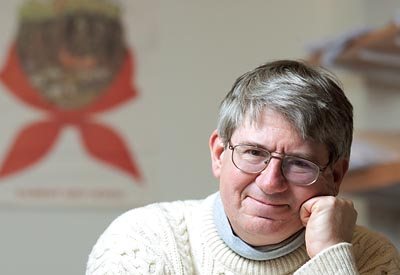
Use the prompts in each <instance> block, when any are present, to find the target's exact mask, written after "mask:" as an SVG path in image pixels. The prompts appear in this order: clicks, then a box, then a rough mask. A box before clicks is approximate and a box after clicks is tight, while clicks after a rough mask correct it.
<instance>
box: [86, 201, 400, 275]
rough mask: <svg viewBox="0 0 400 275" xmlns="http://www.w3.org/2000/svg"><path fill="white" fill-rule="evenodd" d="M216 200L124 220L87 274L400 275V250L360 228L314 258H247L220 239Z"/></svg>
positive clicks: (99, 246) (301, 253) (159, 207)
mask: <svg viewBox="0 0 400 275" xmlns="http://www.w3.org/2000/svg"><path fill="white" fill-rule="evenodd" d="M214 199H215V194H214V195H212V196H210V197H208V198H206V199H205V200H201V201H176V202H171V203H159V204H152V205H149V206H146V207H142V208H138V209H134V210H131V211H128V212H127V213H125V214H123V215H121V216H120V217H119V218H117V219H116V220H115V221H114V222H113V223H112V224H111V225H110V226H109V227H108V228H107V230H106V231H105V232H104V233H103V234H102V236H100V238H99V240H98V241H97V243H96V244H95V246H94V247H93V250H92V252H91V254H90V256H89V260H88V264H87V270H86V274H87V275H90V274H96V275H98V274H174V275H175V274H182V275H183V274H188V275H192V274H205V275H214V274H215V275H233V274H246V275H248V274H254V275H261V274H263V275H264V274H296V275H302V274H311V275H313V274H315V275H317V274H318V275H320V274H324V275H329V274H332V275H333V274H335V275H341V274H343V275H345V274H346V275H350V274H368V275H369V274H372V275H374V274H380V275H382V274H389V275H395V274H396V275H397V274H400V256H399V252H398V251H397V250H396V248H395V247H394V246H393V245H392V244H391V243H390V242H388V241H387V240H386V239H385V238H384V237H383V236H380V235H378V234H376V233H373V232H371V231H368V230H367V229H365V228H363V227H359V226H357V227H356V230H355V232H354V236H353V242H352V244H348V243H341V244H338V245H335V246H333V247H331V248H328V249H326V250H324V251H322V252H320V253H319V254H318V255H316V256H315V257H314V258H312V259H310V258H309V257H308V255H307V252H306V249H305V246H302V247H300V248H298V249H297V250H295V251H293V252H292V253H290V254H288V255H286V256H283V257H280V258H277V259H273V260H267V261H254V260H249V259H246V258H243V257H241V256H239V255H237V254H236V253H234V252H233V251H232V250H231V249H230V248H229V247H228V246H226V245H225V243H224V242H223V240H222V239H221V238H220V237H219V235H218V232H217V229H216V226H215V224H214V220H213V212H212V207H213V201H214Z"/></svg>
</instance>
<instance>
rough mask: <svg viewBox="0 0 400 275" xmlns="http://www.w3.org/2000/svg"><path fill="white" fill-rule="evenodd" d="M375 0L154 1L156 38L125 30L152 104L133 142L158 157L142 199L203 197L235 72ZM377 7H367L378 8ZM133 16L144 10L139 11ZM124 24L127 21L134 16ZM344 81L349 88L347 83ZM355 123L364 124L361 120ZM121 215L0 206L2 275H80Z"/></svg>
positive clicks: (288, 53)
mask: <svg viewBox="0 0 400 275" xmlns="http://www.w3.org/2000/svg"><path fill="white" fill-rule="evenodd" d="M143 1H145V0H143ZM135 2H136V3H137V2H139V1H132V3H133V4H130V3H127V2H126V5H127V8H133V7H134V3H135ZM372 3H373V1H362V0H356V1H347V0H326V1H319V0H306V1H288V0H284V1H264V0H253V1H228V0H222V1H212V0H207V1H183V0H170V1H154V3H153V4H152V8H153V9H155V11H154V14H153V15H154V16H155V17H154V21H152V24H154V28H152V30H153V31H154V33H153V34H152V35H151V37H153V38H154V40H152V39H150V40H149V41H147V43H144V44H135V43H137V42H136V41H135V39H134V37H133V36H134V34H136V33H134V26H132V29H133V31H132V33H131V34H128V39H129V42H130V43H131V44H132V45H134V47H135V48H136V54H137V57H138V60H137V70H138V83H139V84H138V85H139V88H140V91H141V96H140V99H139V100H141V101H146V102H147V104H151V106H146V107H141V105H140V104H139V103H140V102H141V101H138V104H137V106H135V108H138V113H139V112H141V113H142V115H141V116H138V117H133V118H131V117H130V118H127V121H129V123H132V124H134V125H135V127H137V129H138V131H139V132H140V133H139V136H138V137H137V138H138V139H137V140H135V142H136V143H135V147H136V148H141V146H142V144H141V142H143V143H144V142H145V139H146V137H148V138H151V139H152V140H154V141H155V144H154V148H155V149H157V150H156V152H152V153H154V154H156V155H155V156H154V158H152V160H154V161H148V162H147V163H145V166H146V167H144V169H145V173H146V174H147V175H148V178H151V179H152V180H154V181H155V182H150V183H148V184H149V185H152V186H157V192H155V193H154V195H152V196H149V197H148V198H147V201H148V202H152V201H158V200H175V199H186V198H201V197H204V196H205V195H207V194H209V193H211V192H213V191H215V190H217V182H216V181H215V180H214V179H213V177H212V175H211V172H210V163H209V152H208V137H209V134H210V133H211V131H212V130H213V129H214V127H215V125H216V114H217V108H218V105H219V102H220V100H221V99H222V97H223V96H224V95H225V93H226V92H227V91H228V90H229V88H230V86H231V85H232V83H233V81H234V80H235V78H236V77H237V76H239V75H240V74H241V73H243V72H244V71H246V70H248V69H251V68H253V67H254V66H256V65H258V64H260V63H263V62H265V61H267V60H272V59H277V58H302V57H305V50H304V49H305V46H306V45H307V44H308V43H309V42H312V41H315V40H319V39H321V38H325V37H326V38H328V37H332V36H335V35H337V34H340V33H342V32H345V31H347V30H349V29H353V28H355V27H359V26H363V25H364V24H365V23H366V22H367V19H368V18H366V17H367V16H368V17H369V16H370V14H369V13H370V12H371V10H370V9H369V8H370V7H371V6H372V5H374V4H372ZM380 3H381V2H380ZM393 5H395V4H393ZM396 5H397V4H396ZM398 5H399V6H400V4H398ZM381 7H382V6H381V5H378V6H377V7H376V10H375V11H373V12H372V13H373V14H375V13H377V14H381V13H380V12H379V9H380V8H381ZM367 10H368V13H367ZM135 13H136V14H138V16H140V11H136V12H135ZM390 16H391V15H390V12H388V13H386V16H384V17H382V16H381V17H380V18H379V19H375V20H374V23H375V24H381V25H383V24H384V23H386V21H387V20H388V18H389V17H390ZM125 21H126V23H127V24H129V23H130V22H131V19H129V18H125ZM142 54H143V56H146V57H145V58H142V57H141V56H142ZM355 82H357V81H355ZM348 83H349V85H353V84H352V83H353V82H352V80H349V82H348ZM345 85H346V83H345ZM345 87H346V86H345ZM354 87H358V86H357V85H356V84H355V86H354ZM349 96H350V97H351V98H353V99H354V100H355V102H354V105H355V107H356V112H357V106H361V107H362V106H364V105H363V104H364V97H363V96H362V95H361V96H360V94H353V95H349ZM119 115H122V114H119ZM146 118H147V119H146ZM356 119H359V120H360V121H361V122H362V123H364V122H363V120H362V117H358V116H356ZM148 122H150V123H151V124H152V125H148ZM127 123H128V122H127ZM356 123H358V122H357V121H356ZM149 135H151V137H150V136H149ZM135 138H136V136H135ZM143 146H145V145H143ZM146 146H147V145H146ZM139 150H140V149H139ZM123 211H124V209H111V210H95V209H92V210H90V209H79V208H75V209H61V208H56V209H48V208H46V209H30V210H29V209H20V208H5V209H0V220H1V231H0V232H1V234H0V244H1V246H0V273H1V274H41V275H46V274H49V275H50V274H58V275H64V274H65V275H67V274H68V275H70V274H82V273H84V269H85V263H86V259H87V255H88V253H89V252H90V249H91V247H92V245H93V244H94V242H95V241H96V239H97V237H98V236H99V234H100V233H101V232H102V231H103V230H104V229H105V227H106V226H107V225H108V224H109V223H110V221H111V220H113V219H114V218H115V217H116V216H117V215H119V214H120V213H122V212H123Z"/></svg>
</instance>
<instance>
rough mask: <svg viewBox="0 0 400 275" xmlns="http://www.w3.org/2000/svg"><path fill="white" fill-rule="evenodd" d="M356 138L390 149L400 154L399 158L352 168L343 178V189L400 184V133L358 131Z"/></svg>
mask: <svg viewBox="0 0 400 275" xmlns="http://www.w3.org/2000/svg"><path fill="white" fill-rule="evenodd" d="M354 140H362V141H363V142H364V141H365V142H368V143H371V144H372V145H376V146H379V147H380V148H382V149H385V150H390V151H391V152H394V153H395V154H398V156H399V158H398V159H394V160H391V161H388V162H383V163H377V164H372V165H370V166H366V167H361V168H359V169H355V170H350V171H349V172H348V173H347V175H346V176H345V178H344V179H343V182H342V186H341V191H344V192H353V193H357V192H364V191H370V190H374V189H379V188H384V187H388V186H391V185H394V184H400V133H395V132H389V133H388V132H365V131H364V132H357V133H355V135H354ZM384 153H385V152H382V154H384Z"/></svg>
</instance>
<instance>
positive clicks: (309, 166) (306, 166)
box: [285, 157, 318, 172]
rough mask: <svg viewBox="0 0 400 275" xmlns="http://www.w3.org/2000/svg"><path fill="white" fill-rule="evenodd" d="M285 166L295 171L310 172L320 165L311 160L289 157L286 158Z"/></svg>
mask: <svg viewBox="0 0 400 275" xmlns="http://www.w3.org/2000/svg"><path fill="white" fill-rule="evenodd" d="M285 167H287V169H289V170H290V171H293V172H296V171H299V172H308V171H315V170H316V169H318V167H317V166H316V165H315V164H314V163H312V162H311V161H308V160H306V159H301V158H296V157H287V158H286V159H285Z"/></svg>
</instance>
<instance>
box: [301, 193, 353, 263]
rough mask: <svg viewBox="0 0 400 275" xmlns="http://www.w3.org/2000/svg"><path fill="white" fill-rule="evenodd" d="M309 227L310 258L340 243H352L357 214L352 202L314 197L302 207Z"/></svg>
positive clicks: (308, 244)
mask: <svg viewBox="0 0 400 275" xmlns="http://www.w3.org/2000/svg"><path fill="white" fill-rule="evenodd" d="M300 219H301V221H302V222H303V224H304V226H305V227H306V237H305V238H306V247H307V253H308V255H309V256H310V258H312V257H314V256H315V255H316V254H318V253H319V252H321V251H322V250H324V249H325V248H328V247H330V246H333V245H335V244H338V243H341V242H348V243H351V239H352V236H353V230H354V226H355V223H356V219H357V212H356V210H355V209H354V205H353V202H352V201H349V200H345V199H341V198H337V197H333V196H321V197H314V198H311V199H309V200H308V201H306V202H304V203H303V205H302V206H301V208H300Z"/></svg>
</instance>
